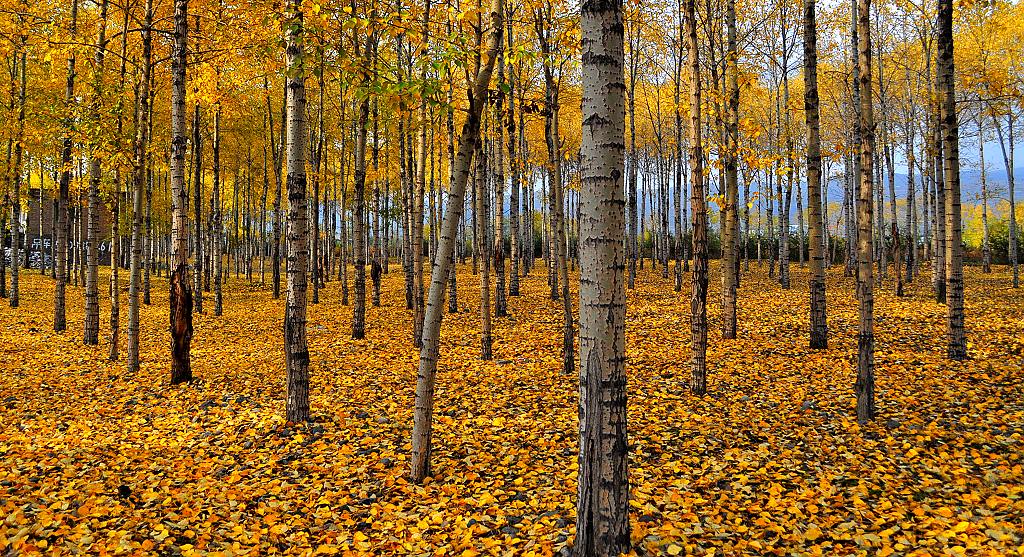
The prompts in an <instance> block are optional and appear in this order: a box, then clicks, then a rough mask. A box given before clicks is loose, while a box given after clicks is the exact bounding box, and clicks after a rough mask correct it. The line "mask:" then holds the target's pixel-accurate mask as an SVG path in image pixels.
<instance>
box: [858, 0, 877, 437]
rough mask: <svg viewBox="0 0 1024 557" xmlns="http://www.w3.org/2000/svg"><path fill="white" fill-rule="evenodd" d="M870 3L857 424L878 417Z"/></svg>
mask: <svg viewBox="0 0 1024 557" xmlns="http://www.w3.org/2000/svg"><path fill="white" fill-rule="evenodd" d="M870 14H871V0H858V2H857V34H858V36H859V37H858V42H859V44H858V50H859V59H858V68H857V70H858V75H857V79H858V81H859V83H860V93H861V95H860V106H859V107H858V109H859V122H858V128H859V136H860V152H859V155H860V188H859V190H858V191H859V199H858V201H857V273H858V274H857V298H858V299H859V300H860V312H859V316H860V321H859V326H858V331H859V335H858V338H857V382H856V386H855V390H856V393H857V422H859V423H861V424H865V423H867V422H869V421H870V420H872V419H874V417H875V369H874V368H875V362H874V359H875V332H874V308H875V298H874V293H873V288H874V280H873V278H872V273H873V265H872V257H871V256H872V238H871V235H872V226H873V223H872V222H871V216H872V214H871V213H872V210H873V208H872V206H873V205H874V195H873V193H874V184H873V180H874V160H875V121H874V113H873V110H874V108H873V107H872V101H873V97H872V95H871V88H872V83H871V25H870V21H871V19H870Z"/></svg>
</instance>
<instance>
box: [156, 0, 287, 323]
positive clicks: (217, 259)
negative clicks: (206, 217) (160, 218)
mask: <svg viewBox="0 0 1024 557" xmlns="http://www.w3.org/2000/svg"><path fill="white" fill-rule="evenodd" d="M150 1H151V0H150ZM220 116H221V109H220V102H218V103H217V108H216V111H215V112H214V113H213V198H212V200H211V205H212V207H213V208H212V211H211V214H210V220H211V222H212V225H211V227H210V228H211V229H212V231H213V233H212V234H211V236H212V238H211V242H210V243H211V245H212V248H213V251H212V254H211V255H212V256H213V314H214V315H222V314H223V313H224V291H223V286H224V253H223V251H222V249H223V245H224V243H223V242H222V241H221V239H222V238H223V230H224V223H223V220H222V219H223V217H222V214H221V200H220V195H221V187H220V139H221V138H220ZM263 152H264V154H265V153H266V150H264V151H263ZM264 162H265V161H264ZM266 199H267V180H266V179H265V178H264V180H263V203H264V209H266ZM263 214H266V211H263ZM263 231H264V228H263V223H262V222H261V223H260V235H261V237H262V235H263ZM263 251H264V250H263V245H262V243H261V245H260V274H261V275H262V274H263ZM262 282H263V281H262V277H261V278H260V283H261V284H262Z"/></svg>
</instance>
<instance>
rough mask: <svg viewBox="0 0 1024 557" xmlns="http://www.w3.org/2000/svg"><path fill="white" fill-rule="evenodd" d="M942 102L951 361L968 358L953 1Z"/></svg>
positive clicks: (943, 16)
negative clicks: (965, 323) (965, 329)
mask: <svg viewBox="0 0 1024 557" xmlns="http://www.w3.org/2000/svg"><path fill="white" fill-rule="evenodd" d="M938 27H939V29H938V32H939V41H938V43H939V44H938V50H939V67H938V69H937V71H938V74H939V75H938V77H939V95H940V99H939V102H940V103H941V106H942V110H941V112H940V114H941V118H942V135H943V139H942V146H943V154H944V155H945V160H944V165H943V170H944V174H945V177H946V196H945V197H946V199H945V201H946V261H945V263H946V316H947V320H948V329H947V331H948V338H949V344H948V351H947V354H948V356H949V359H951V360H964V359H966V358H967V335H966V334H965V332H964V264H963V248H962V246H961V243H960V242H961V222H960V130H959V127H958V125H957V116H956V92H955V85H954V81H953V74H954V68H953V2H952V0H939V25H938Z"/></svg>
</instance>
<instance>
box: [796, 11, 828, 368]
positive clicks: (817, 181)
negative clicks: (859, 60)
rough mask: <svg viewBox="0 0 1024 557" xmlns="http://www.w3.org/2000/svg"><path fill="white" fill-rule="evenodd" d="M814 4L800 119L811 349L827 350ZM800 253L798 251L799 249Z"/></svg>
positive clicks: (807, 27) (808, 17)
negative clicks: (803, 141) (802, 126)
mask: <svg viewBox="0 0 1024 557" xmlns="http://www.w3.org/2000/svg"><path fill="white" fill-rule="evenodd" d="M815 2H816V0H804V117H805V120H806V122H807V205H808V209H809V211H808V220H809V221H810V222H809V223H808V225H809V227H810V232H811V234H810V244H811V245H810V259H811V279H810V291H811V292H810V294H811V340H810V347H811V348H827V347H828V324H827V321H826V313H825V246H824V244H823V242H822V236H823V235H824V234H823V232H824V224H823V222H822V219H821V133H820V120H819V114H818V27H817V26H818V24H817V18H816V17H815ZM801 249H802V248H801Z"/></svg>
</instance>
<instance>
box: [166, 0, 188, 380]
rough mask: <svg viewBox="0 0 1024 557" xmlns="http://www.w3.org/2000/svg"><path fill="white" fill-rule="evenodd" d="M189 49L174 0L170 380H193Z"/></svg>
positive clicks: (181, 6)
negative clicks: (187, 162) (187, 130)
mask: <svg viewBox="0 0 1024 557" xmlns="http://www.w3.org/2000/svg"><path fill="white" fill-rule="evenodd" d="M187 51H188V0H174V50H173V52H172V54H171V161H170V167H171V169H170V170H171V189H172V197H171V213H172V215H173V219H172V225H171V243H172V246H173V247H172V250H171V251H172V252H173V254H174V257H173V259H174V262H173V266H174V270H173V274H172V276H171V282H170V314H171V327H170V328H171V384H172V385H175V384H178V383H184V382H188V381H191V380H192V362H191V359H190V351H191V345H192V286H191V285H190V284H189V282H190V281H189V266H188V191H187V190H186V189H185V147H186V144H185V143H186V139H185V67H186V56H187Z"/></svg>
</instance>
